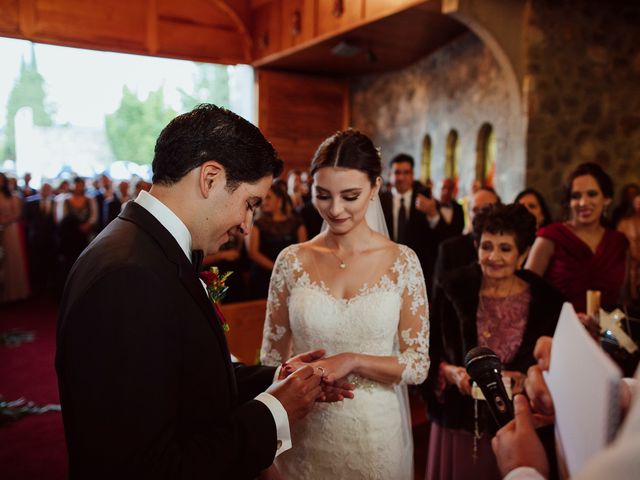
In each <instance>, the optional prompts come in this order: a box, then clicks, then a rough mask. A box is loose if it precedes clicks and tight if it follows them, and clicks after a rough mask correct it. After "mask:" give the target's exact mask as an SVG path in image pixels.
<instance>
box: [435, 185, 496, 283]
mask: <svg viewBox="0 0 640 480" xmlns="http://www.w3.org/2000/svg"><path fill="white" fill-rule="evenodd" d="M496 203H497V204H499V203H500V197H499V196H498V194H497V193H496V192H495V190H494V189H493V188H491V187H480V188H479V189H478V190H476V192H475V193H474V194H473V196H472V197H471V201H470V202H469V205H470V207H471V210H470V214H471V217H470V218H471V221H473V219H474V217H475V215H476V214H477V213H478V212H479V211H481V210H482V209H483V208H485V207H487V206H488V205H493V204H496ZM477 259H478V249H477V248H476V245H475V243H474V239H473V234H472V233H466V234H464V235H459V236H457V237H453V238H449V239H446V240H444V241H443V242H442V243H441V244H440V246H439V248H438V255H437V257H436V261H435V268H434V270H433V282H432V283H433V289H434V294H435V289H436V288H438V282H439V281H440V278H441V277H442V275H443V274H444V273H445V272H447V271H449V270H453V269H455V268H458V267H463V266H465V265H469V264H470V263H473V262H475V261H476V260H477Z"/></svg>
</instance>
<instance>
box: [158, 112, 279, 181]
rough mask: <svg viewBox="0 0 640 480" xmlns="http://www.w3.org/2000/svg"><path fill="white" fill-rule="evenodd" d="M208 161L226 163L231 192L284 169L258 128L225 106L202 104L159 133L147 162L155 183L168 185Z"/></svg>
mask: <svg viewBox="0 0 640 480" xmlns="http://www.w3.org/2000/svg"><path fill="white" fill-rule="evenodd" d="M209 160H215V161H217V162H218V163H220V164H221V165H222V166H223V167H224V169H225V175H226V178H227V184H226V186H227V188H228V189H229V190H231V191H233V190H235V189H236V188H237V187H238V185H240V184H241V183H255V182H257V181H258V180H260V179H261V178H263V177H266V176H268V175H272V176H273V177H274V178H275V177H277V176H279V175H280V173H281V172H282V160H280V158H278V154H277V153H276V151H275V149H274V148H273V146H272V145H271V143H269V141H268V140H267V139H266V138H264V136H263V135H262V133H261V132H260V130H259V129H258V127H256V126H255V125H252V124H251V123H250V122H248V121H247V120H245V119H244V118H242V117H240V116H239V115H236V114H235V113H233V112H231V111H230V110H227V109H226V108H221V107H218V106H216V105H213V104H209V103H204V104H202V105H198V106H197V107H196V108H194V109H193V110H192V111H190V112H187V113H184V114H182V115H179V116H177V117H176V118H174V119H173V120H171V122H169V124H168V125H167V126H166V127H165V128H164V129H163V130H162V132H160V136H159V137H158V140H157V141H156V148H155V155H154V157H153V163H152V164H151V165H152V168H153V183H156V184H161V185H172V184H173V183H175V182H177V181H179V180H180V179H181V178H182V177H184V176H185V175H186V174H187V173H189V172H190V171H191V170H193V169H194V168H197V167H199V166H200V165H202V164H203V163H204V162H206V161H209Z"/></svg>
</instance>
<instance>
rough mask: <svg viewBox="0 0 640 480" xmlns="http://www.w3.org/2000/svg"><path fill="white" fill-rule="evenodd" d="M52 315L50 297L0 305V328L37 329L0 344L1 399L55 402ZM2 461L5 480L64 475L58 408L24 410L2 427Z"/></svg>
mask: <svg viewBox="0 0 640 480" xmlns="http://www.w3.org/2000/svg"><path fill="white" fill-rule="evenodd" d="M56 314H57V308H56V305H55V303H53V302H52V301H45V300H31V301H27V302H20V303H17V304H13V305H9V306H5V305H2V306H0V332H5V331H7V330H10V329H20V330H31V331H34V332H35V339H34V341H33V342H30V343H28V342H27V343H23V344H21V345H20V346H16V347H6V346H0V395H2V396H3V397H4V400H5V401H6V400H15V399H17V398H20V397H24V398H25V399H26V400H30V401H33V402H35V403H36V404H47V403H56V404H57V403H59V400H58V386H57V383H56V375H55V369H54V365H53V361H54V355H55V333H56ZM0 465H1V467H0V469H1V472H2V473H0V477H1V478H2V479H3V480H14V479H15V480H18V479H20V480H30V479H47V480H62V479H65V478H66V476H67V453H66V448H65V442H64V433H63V429H62V417H61V416H60V412H48V413H44V414H42V415H27V416H26V417H23V418H22V419H20V420H18V421H16V422H14V423H11V424H9V425H6V426H4V427H0Z"/></svg>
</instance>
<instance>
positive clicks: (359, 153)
mask: <svg viewBox="0 0 640 480" xmlns="http://www.w3.org/2000/svg"><path fill="white" fill-rule="evenodd" d="M325 167H341V168H352V169H354V170H360V171H361V172H364V173H366V174H367V177H369V181H370V182H371V186H374V185H375V184H376V180H377V179H378V177H379V176H380V175H381V174H382V162H381V161H380V153H379V152H378V150H377V149H376V147H374V146H373V142H372V141H371V139H370V138H369V137H367V136H366V135H364V134H363V133H360V132H359V131H357V130H353V129H351V128H349V129H348V130H343V131H341V132H337V133H335V134H333V135H331V136H330V137H329V138H327V139H326V140H325V141H324V142H322V143H321V144H320V146H319V147H318V149H317V150H316V153H315V154H314V155H313V159H312V160H311V175H312V176H313V175H315V173H316V172H317V171H318V170H320V169H321V168H325Z"/></svg>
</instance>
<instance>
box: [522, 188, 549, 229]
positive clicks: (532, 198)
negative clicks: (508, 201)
mask: <svg viewBox="0 0 640 480" xmlns="http://www.w3.org/2000/svg"><path fill="white" fill-rule="evenodd" d="M513 202H514V203H520V204H521V205H524V206H525V207H526V208H527V210H529V212H530V213H531V214H532V215H533V216H534V217H536V228H537V229H540V228H542V227H546V226H547V225H549V224H550V223H551V213H550V212H549V207H548V206H547V202H545V201H544V198H543V196H542V194H541V193H540V192H538V191H537V190H534V189H533V188H527V189H526V190H523V191H521V192H520V193H519V194H518V195H517V196H516V199H515V200H514V201H513Z"/></svg>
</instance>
